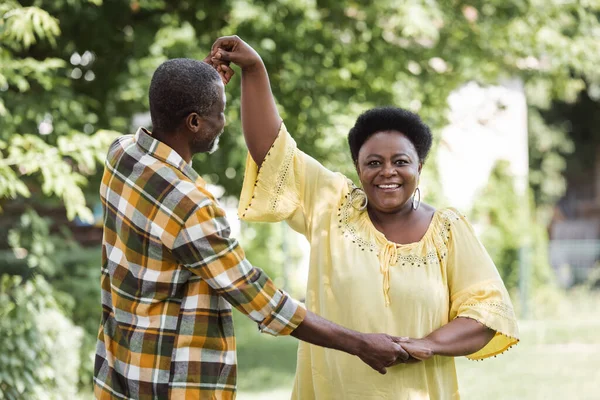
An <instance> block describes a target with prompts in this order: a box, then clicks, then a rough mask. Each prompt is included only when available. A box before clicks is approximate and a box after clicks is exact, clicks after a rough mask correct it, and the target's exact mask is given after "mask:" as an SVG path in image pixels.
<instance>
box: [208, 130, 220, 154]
mask: <svg viewBox="0 0 600 400" xmlns="http://www.w3.org/2000/svg"><path fill="white" fill-rule="evenodd" d="M221 133H222V132H221ZM220 138H221V134H220V133H219V136H217V137H216V138H215V139H214V140H213V142H212V144H211V145H210V148H209V149H208V154H212V153H214V152H215V151H217V150H219V139H220Z"/></svg>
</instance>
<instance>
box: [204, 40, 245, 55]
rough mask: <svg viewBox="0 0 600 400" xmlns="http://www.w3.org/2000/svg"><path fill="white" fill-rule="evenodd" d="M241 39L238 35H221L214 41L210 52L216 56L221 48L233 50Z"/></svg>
mask: <svg viewBox="0 0 600 400" xmlns="http://www.w3.org/2000/svg"><path fill="white" fill-rule="evenodd" d="M239 40H240V38H238V37H237V36H223V37H220V38H218V39H217V40H215V42H214V43H213V45H212V47H211V51H210V54H211V55H212V56H214V55H215V54H216V53H217V50H218V49H219V48H225V49H227V50H231V49H232V48H233V47H234V46H235V44H236V43H238V42H239Z"/></svg>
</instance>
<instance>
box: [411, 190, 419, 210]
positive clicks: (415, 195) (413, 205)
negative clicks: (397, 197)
mask: <svg viewBox="0 0 600 400" xmlns="http://www.w3.org/2000/svg"><path fill="white" fill-rule="evenodd" d="M417 194H418V195H419V200H417V201H416V204H417V205H415V198H416V197H417ZM420 205H421V189H419V188H416V189H415V193H414V194H413V201H412V209H413V210H415V211H416V210H417V208H419V206H420Z"/></svg>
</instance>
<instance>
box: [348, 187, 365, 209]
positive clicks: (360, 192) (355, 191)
mask: <svg viewBox="0 0 600 400" xmlns="http://www.w3.org/2000/svg"><path fill="white" fill-rule="evenodd" d="M360 196H363V202H362V204H361V205H360V206H358V207H357V206H355V205H354V200H355V199H358V198H359V197H360ZM350 204H352V208H354V209H355V210H357V211H364V210H366V209H367V205H368V204H369V199H367V195H366V193H365V191H364V190H362V189H361V188H358V187H355V188H353V189H352V191H351V192H350Z"/></svg>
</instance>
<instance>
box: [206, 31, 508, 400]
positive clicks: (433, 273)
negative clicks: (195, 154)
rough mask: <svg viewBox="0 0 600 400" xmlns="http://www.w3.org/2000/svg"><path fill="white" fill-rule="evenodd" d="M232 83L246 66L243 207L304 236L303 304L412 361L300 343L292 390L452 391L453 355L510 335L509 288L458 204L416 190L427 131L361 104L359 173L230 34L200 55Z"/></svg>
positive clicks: (370, 394) (360, 394)
mask: <svg viewBox="0 0 600 400" xmlns="http://www.w3.org/2000/svg"><path fill="white" fill-rule="evenodd" d="M207 60H208V61H209V62H211V63H212V64H213V65H214V66H215V67H216V68H217V70H218V71H219V72H220V73H221V75H222V76H223V79H224V80H225V81H226V82H228V81H229V79H230V77H231V75H232V73H233V71H232V70H231V68H230V67H229V63H230V62H233V63H234V64H237V65H238V66H240V67H241V69H242V125H243V131H244V135H245V138H246V143H247V145H248V149H249V153H250V154H249V157H248V159H247V164H246V172H245V177H244V186H243V189H242V194H241V199H240V208H239V213H240V216H241V218H243V219H244V220H247V221H270V222H274V221H282V220H285V221H287V223H288V224H289V225H290V226H291V227H292V228H293V229H295V230H296V231H298V232H300V233H301V234H303V235H305V236H306V238H307V239H308V241H309V242H310V246H311V253H310V270H309V277H308V288H307V293H306V305H307V307H308V308H309V309H310V310H312V311H313V312H315V313H317V314H319V315H321V316H323V317H325V318H327V319H330V320H332V321H335V322H336V323H339V324H341V325H343V326H347V327H349V328H352V329H356V330H359V331H366V332H380V331H383V332H386V333H388V334H390V335H396V336H401V337H403V339H402V340H401V342H400V344H401V345H402V347H404V348H405V349H406V351H408V352H409V354H410V355H411V356H412V357H411V359H410V360H409V362H407V363H402V364H399V365H397V366H395V367H393V368H390V369H388V373H387V374H386V375H379V374H377V373H376V372H374V371H371V370H370V369H369V368H368V367H367V366H365V365H362V364H361V363H360V362H358V360H356V359H355V358H352V357H351V356H348V355H346V354H344V353H340V352H335V351H331V350H328V349H325V348H320V347H316V346H311V345H309V344H306V343H300V345H299V349H298V364H297V371H296V379H295V385H294V391H293V395H292V397H293V398H294V399H357V400H358V399H361V400H365V399H456V398H459V394H458V383H457V376H456V370H455V363H454V357H457V356H465V355H466V356H467V357H469V358H471V359H475V360H478V359H482V358H486V357H490V356H493V355H496V354H499V353H502V352H503V351H505V350H506V349H508V348H509V347H510V346H512V345H514V344H516V343H517V341H518V339H517V337H518V329H517V324H516V319H515V316H514V312H513V308H512V305H511V301H510V298H509V296H508V293H507V291H506V289H505V287H504V284H503V282H502V280H501V278H500V276H499V274H498V272H497V270H496V267H495V266H494V264H493V262H492V260H491V259H490V257H489V255H488V253H487V252H486V250H485V249H484V247H483V246H482V245H481V243H480V242H479V241H478V239H477V238H476V236H475V233H474V232H473V228H472V227H471V225H470V224H469V223H468V222H467V220H466V219H465V217H464V216H463V215H462V214H460V213H459V212H458V211H457V210H455V209H453V208H443V209H437V210H436V209H434V208H433V207H432V206H430V205H427V204H425V203H423V202H421V199H420V191H419V178H420V174H421V169H422V167H423V163H424V162H425V159H426V158H427V154H428V152H429V149H430V147H431V141H432V135H431V132H430V130H429V128H428V127H427V126H426V125H425V124H424V123H423V122H422V121H421V119H420V118H419V117H418V116H417V115H415V114H413V113H410V112H408V111H405V110H402V109H398V108H375V109H372V110H369V111H367V112H365V113H364V114H362V115H361V116H359V117H358V119H357V120H356V124H355V125H354V127H353V128H352V129H351V130H350V133H349V135H348V142H349V144H350V151H351V153H352V159H353V161H354V163H355V166H356V170H357V172H358V177H359V179H360V186H362V189H361V188H358V187H356V186H354V184H353V183H352V182H351V181H350V180H349V179H347V178H346V177H345V176H343V175H342V174H339V173H334V172H331V171H329V170H328V169H326V168H325V167H323V166H322V165H321V164H319V163H318V162H317V161H315V160H314V159H312V158H311V157H309V156H307V155H306V154H304V153H303V152H302V151H300V150H299V149H298V148H297V147H296V143H295V142H294V140H293V139H292V137H291V136H290V135H289V133H288V131H287V129H286V127H285V125H284V124H283V123H282V121H281V118H280V117H279V114H278V112H277V108H276V105H275V102H274V99H273V96H272V94H271V90H270V85H269V79H268V75H267V72H266V69H265V67H264V65H263V63H262V61H261V59H260V57H259V56H258V54H257V53H256V52H255V51H254V50H253V49H252V48H251V47H249V46H248V45H247V44H246V43H245V42H243V41H242V40H241V39H239V38H238V37H236V36H232V37H224V38H220V39H218V40H217V41H216V42H215V44H214V45H213V48H212V51H211V55H210V56H209V57H208V58H207Z"/></svg>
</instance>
